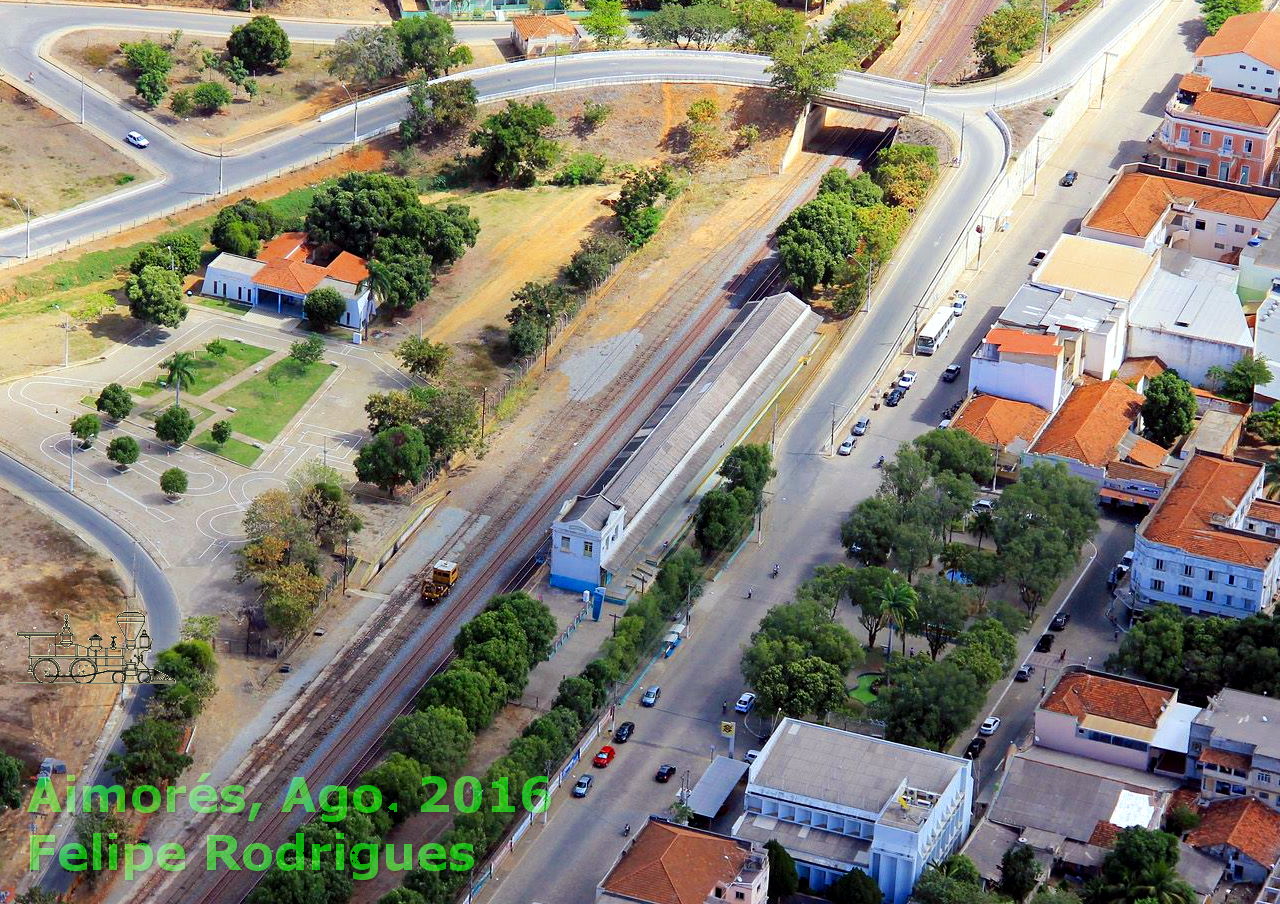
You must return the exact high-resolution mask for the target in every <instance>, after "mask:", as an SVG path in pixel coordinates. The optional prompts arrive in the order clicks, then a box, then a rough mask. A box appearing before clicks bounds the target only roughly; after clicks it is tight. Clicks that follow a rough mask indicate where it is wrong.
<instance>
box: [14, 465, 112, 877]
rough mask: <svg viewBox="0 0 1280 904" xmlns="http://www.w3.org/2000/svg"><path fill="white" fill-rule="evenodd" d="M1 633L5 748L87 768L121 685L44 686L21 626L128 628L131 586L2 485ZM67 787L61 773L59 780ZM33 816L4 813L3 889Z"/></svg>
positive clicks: (31, 763)
mask: <svg viewBox="0 0 1280 904" xmlns="http://www.w3.org/2000/svg"><path fill="white" fill-rule="evenodd" d="M0 523H3V524H4V525H5V541H6V542H5V544H4V547H3V549H0V574H3V575H4V576H5V581H4V585H3V589H0V636H3V637H5V638H6V641H5V642H6V646H7V648H8V651H9V652H8V655H6V656H5V657H4V661H3V664H0V674H2V675H3V677H4V680H3V681H0V750H3V751H4V752H6V753H8V754H10V755H12V756H16V757H18V758H20V759H21V760H22V761H23V762H24V763H25V764H26V765H27V767H28V771H29V774H30V775H32V776H34V775H35V772H36V769H37V767H38V765H39V763H40V760H41V759H43V758H44V757H46V756H52V757H56V758H58V759H60V760H62V761H63V762H65V763H66V764H67V772H68V774H76V773H79V772H80V771H81V770H82V768H83V767H84V764H85V762H86V760H87V759H88V758H89V756H90V754H91V753H92V751H93V746H94V741H96V740H97V738H98V734H99V733H100V732H101V730H102V726H103V724H104V722H105V721H106V718H107V715H108V713H109V712H110V709H111V705H112V704H113V703H114V701H115V699H116V696H117V688H116V687H115V686H114V685H110V684H106V685H103V684H88V685H65V684H57V685H45V686H41V685H36V684H27V683H24V682H28V681H31V676H30V674H29V673H28V672H27V670H26V669H27V648H26V641H25V639H24V638H19V637H15V636H14V634H15V632H17V631H33V630H34V631H57V630H59V628H61V626H62V616H63V615H64V614H65V615H66V616H68V617H69V618H70V623H71V630H72V631H73V632H75V635H76V638H77V640H78V641H79V642H80V643H84V642H85V639H86V638H88V636H89V635H90V634H92V633H94V632H97V633H100V634H102V635H103V636H110V635H111V634H113V633H114V634H117V635H118V634H119V633H120V631H119V628H118V627H117V626H116V624H115V617H116V615H117V614H118V613H119V612H120V611H121V610H122V609H123V608H124V605H123V604H124V601H125V597H126V593H127V589H126V588H124V587H123V586H122V585H121V583H120V579H119V577H118V576H117V574H116V572H115V571H114V570H113V569H112V567H111V564H110V562H108V561H107V560H106V559H103V558H102V557H101V556H99V555H98V554H97V553H96V552H94V551H93V550H92V549H90V548H89V547H88V546H87V545H85V544H84V543H83V542H82V541H81V540H80V539H79V538H77V537H76V536H75V535H74V534H73V533H71V532H70V531H68V530H66V529H64V528H63V527H61V526H60V525H58V524H57V523H55V522H54V521H52V520H51V519H49V518H47V517H45V515H44V514H42V513H41V512H39V511H38V510H36V509H35V508H32V507H31V506H30V505H28V504H27V503H26V502H24V501H23V500H21V499H19V498H18V497H17V496H13V495H11V494H10V493H8V492H6V491H4V490H0ZM55 782H56V783H58V784H61V782H62V779H61V778H58V779H55ZM26 836H27V816H26V814H25V813H24V812H22V811H21V810H19V811H9V812H6V813H4V814H3V816H0V886H8V885H9V884H11V883H12V882H13V881H14V879H15V878H16V877H17V876H18V875H19V874H20V873H21V872H22V870H23V869H24V866H25V863H24V862H23V860H24V855H25V851H26Z"/></svg>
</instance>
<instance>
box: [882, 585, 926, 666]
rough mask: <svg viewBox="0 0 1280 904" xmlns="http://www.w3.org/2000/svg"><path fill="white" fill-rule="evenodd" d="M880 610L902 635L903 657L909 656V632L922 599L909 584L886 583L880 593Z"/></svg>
mask: <svg viewBox="0 0 1280 904" xmlns="http://www.w3.org/2000/svg"><path fill="white" fill-rule="evenodd" d="M877 593H878V595H879V599H880V608H881V610H882V611H883V612H884V614H885V616H886V617H887V618H888V621H889V623H890V624H892V625H894V626H895V627H896V628H897V630H898V633H899V634H901V635H902V655H904V656H905V655H906V654H907V631H908V630H910V627H911V625H912V624H914V623H915V620H916V607H917V606H918V605H919V603H920V597H919V596H917V595H916V592H915V590H914V589H913V588H912V587H911V586H910V585H909V584H898V583H895V582H893V581H886V582H885V584H884V586H882V587H881V588H880V589H879V591H877Z"/></svg>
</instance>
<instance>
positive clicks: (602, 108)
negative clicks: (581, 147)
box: [582, 98, 613, 130]
mask: <svg viewBox="0 0 1280 904" xmlns="http://www.w3.org/2000/svg"><path fill="white" fill-rule="evenodd" d="M612 112H613V107H611V106H609V105H608V104H602V103H599V102H597V101H594V100H591V99H590V98H588V99H587V100H584V101H583V102H582V124H583V125H584V126H586V127H587V129H589V130H595V129H598V128H600V126H602V125H603V124H604V121H605V120H606V119H608V118H609V114H610V113H612Z"/></svg>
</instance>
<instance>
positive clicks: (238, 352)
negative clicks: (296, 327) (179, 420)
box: [161, 339, 271, 395]
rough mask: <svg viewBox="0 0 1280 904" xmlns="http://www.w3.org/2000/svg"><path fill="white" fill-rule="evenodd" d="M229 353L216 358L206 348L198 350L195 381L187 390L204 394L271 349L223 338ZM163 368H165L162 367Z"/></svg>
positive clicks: (268, 352)
mask: <svg viewBox="0 0 1280 904" xmlns="http://www.w3.org/2000/svg"><path fill="white" fill-rule="evenodd" d="M222 341H223V343H224V344H225V345H226V346H227V353H226V354H225V355H223V356H222V357H221V358H215V357H214V356H213V355H211V354H209V353H208V352H207V351H205V350H204V349H201V350H200V351H198V352H196V361H195V366H194V368H193V369H194V370H195V382H193V383H192V384H191V386H190V387H189V388H188V389H186V390H185V391H186V392H188V393H190V394H191V395H204V394H205V393H206V392H208V391H209V390H210V389H213V387H215V386H217V385H218V384H219V383H221V382H223V381H224V380H227V379H229V378H231V377H233V376H235V375H236V374H238V373H240V371H242V370H244V369H245V368H248V367H252V366H253V365H255V364H257V363H258V362H259V361H261V360H262V359H263V358H265V357H267V355H269V354H271V349H269V348H261V347H259V346H257V345H249V344H248V343H247V342H241V341H240V340H239V339H223V340H222ZM161 370H163V368H161Z"/></svg>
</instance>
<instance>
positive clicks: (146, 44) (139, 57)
mask: <svg viewBox="0 0 1280 904" xmlns="http://www.w3.org/2000/svg"><path fill="white" fill-rule="evenodd" d="M120 52H121V53H123V54H124V61H125V65H127V66H128V67H129V69H130V71H132V72H133V73H134V74H135V75H142V74H143V73H146V72H158V73H160V74H161V75H165V74H167V73H168V72H169V70H170V69H172V68H173V55H172V54H171V53H169V51H167V50H165V49H164V47H162V46H161V45H159V44H157V43H156V42H155V41H151V40H144V41H135V42H132V43H130V42H125V43H124V44H121V45H120Z"/></svg>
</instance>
